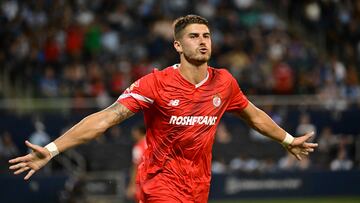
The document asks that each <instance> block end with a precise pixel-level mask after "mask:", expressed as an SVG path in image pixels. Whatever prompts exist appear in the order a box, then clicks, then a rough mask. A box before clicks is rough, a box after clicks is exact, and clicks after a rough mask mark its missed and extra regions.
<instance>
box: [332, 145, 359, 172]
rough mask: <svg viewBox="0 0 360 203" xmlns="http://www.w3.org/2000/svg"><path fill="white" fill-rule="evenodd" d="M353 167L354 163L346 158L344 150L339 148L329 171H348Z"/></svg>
mask: <svg viewBox="0 0 360 203" xmlns="http://www.w3.org/2000/svg"><path fill="white" fill-rule="evenodd" d="M353 165H354V163H353V161H352V160H351V159H349V158H348V156H347V152H346V150H345V148H340V149H339V151H338V154H337V156H336V158H335V159H334V160H332V161H331V163H330V169H331V170H332V171H340V170H350V169H352V167H353Z"/></svg>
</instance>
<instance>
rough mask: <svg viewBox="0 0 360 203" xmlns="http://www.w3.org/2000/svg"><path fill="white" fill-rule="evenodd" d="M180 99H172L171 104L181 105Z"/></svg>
mask: <svg viewBox="0 0 360 203" xmlns="http://www.w3.org/2000/svg"><path fill="white" fill-rule="evenodd" d="M179 103H180V101H179V100H178V99H172V100H170V102H169V104H168V105H169V106H179Z"/></svg>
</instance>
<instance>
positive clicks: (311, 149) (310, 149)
mask: <svg viewBox="0 0 360 203" xmlns="http://www.w3.org/2000/svg"><path fill="white" fill-rule="evenodd" d="M305 150H306V151H307V152H313V151H314V149H313V148H306V149H305Z"/></svg>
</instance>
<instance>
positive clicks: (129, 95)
mask: <svg viewBox="0 0 360 203" xmlns="http://www.w3.org/2000/svg"><path fill="white" fill-rule="evenodd" d="M127 97H133V98H134V99H137V100H140V101H144V102H147V103H150V104H152V103H154V100H153V99H150V98H148V97H145V96H142V95H140V94H136V93H126V94H122V95H120V97H119V98H118V100H119V99H125V98H127Z"/></svg>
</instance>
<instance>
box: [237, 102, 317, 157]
mask: <svg viewBox="0 0 360 203" xmlns="http://www.w3.org/2000/svg"><path fill="white" fill-rule="evenodd" d="M238 115H240V117H241V118H242V119H244V120H245V121H246V122H247V123H248V125H249V126H250V127H252V128H254V129H255V130H257V131H258V132H260V133H261V134H263V135H265V136H267V137H269V138H271V139H273V140H276V141H278V142H280V143H282V144H283V145H284V147H285V148H286V149H287V150H288V151H289V152H290V153H292V154H293V155H294V156H295V157H296V158H297V159H298V160H301V157H302V156H307V155H309V152H313V151H314V148H315V147H317V143H309V142H306V141H307V140H308V139H309V138H310V137H311V136H312V135H313V134H314V132H308V133H306V134H305V135H302V136H300V137H296V138H295V139H292V137H291V136H290V135H289V134H288V133H287V132H286V131H285V130H284V129H282V128H281V127H280V126H278V125H277V124H276V123H275V122H274V121H273V120H272V119H271V118H270V117H269V116H268V115H267V114H266V113H265V112H264V111H262V110H261V109H259V108H257V107H256V106H254V105H253V104H252V103H251V102H249V105H248V106H247V107H246V108H245V109H244V110H243V111H242V112H240V113H238ZM289 136H290V137H289ZM289 140H290V143H287V142H289ZM284 141H285V142H284Z"/></svg>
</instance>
